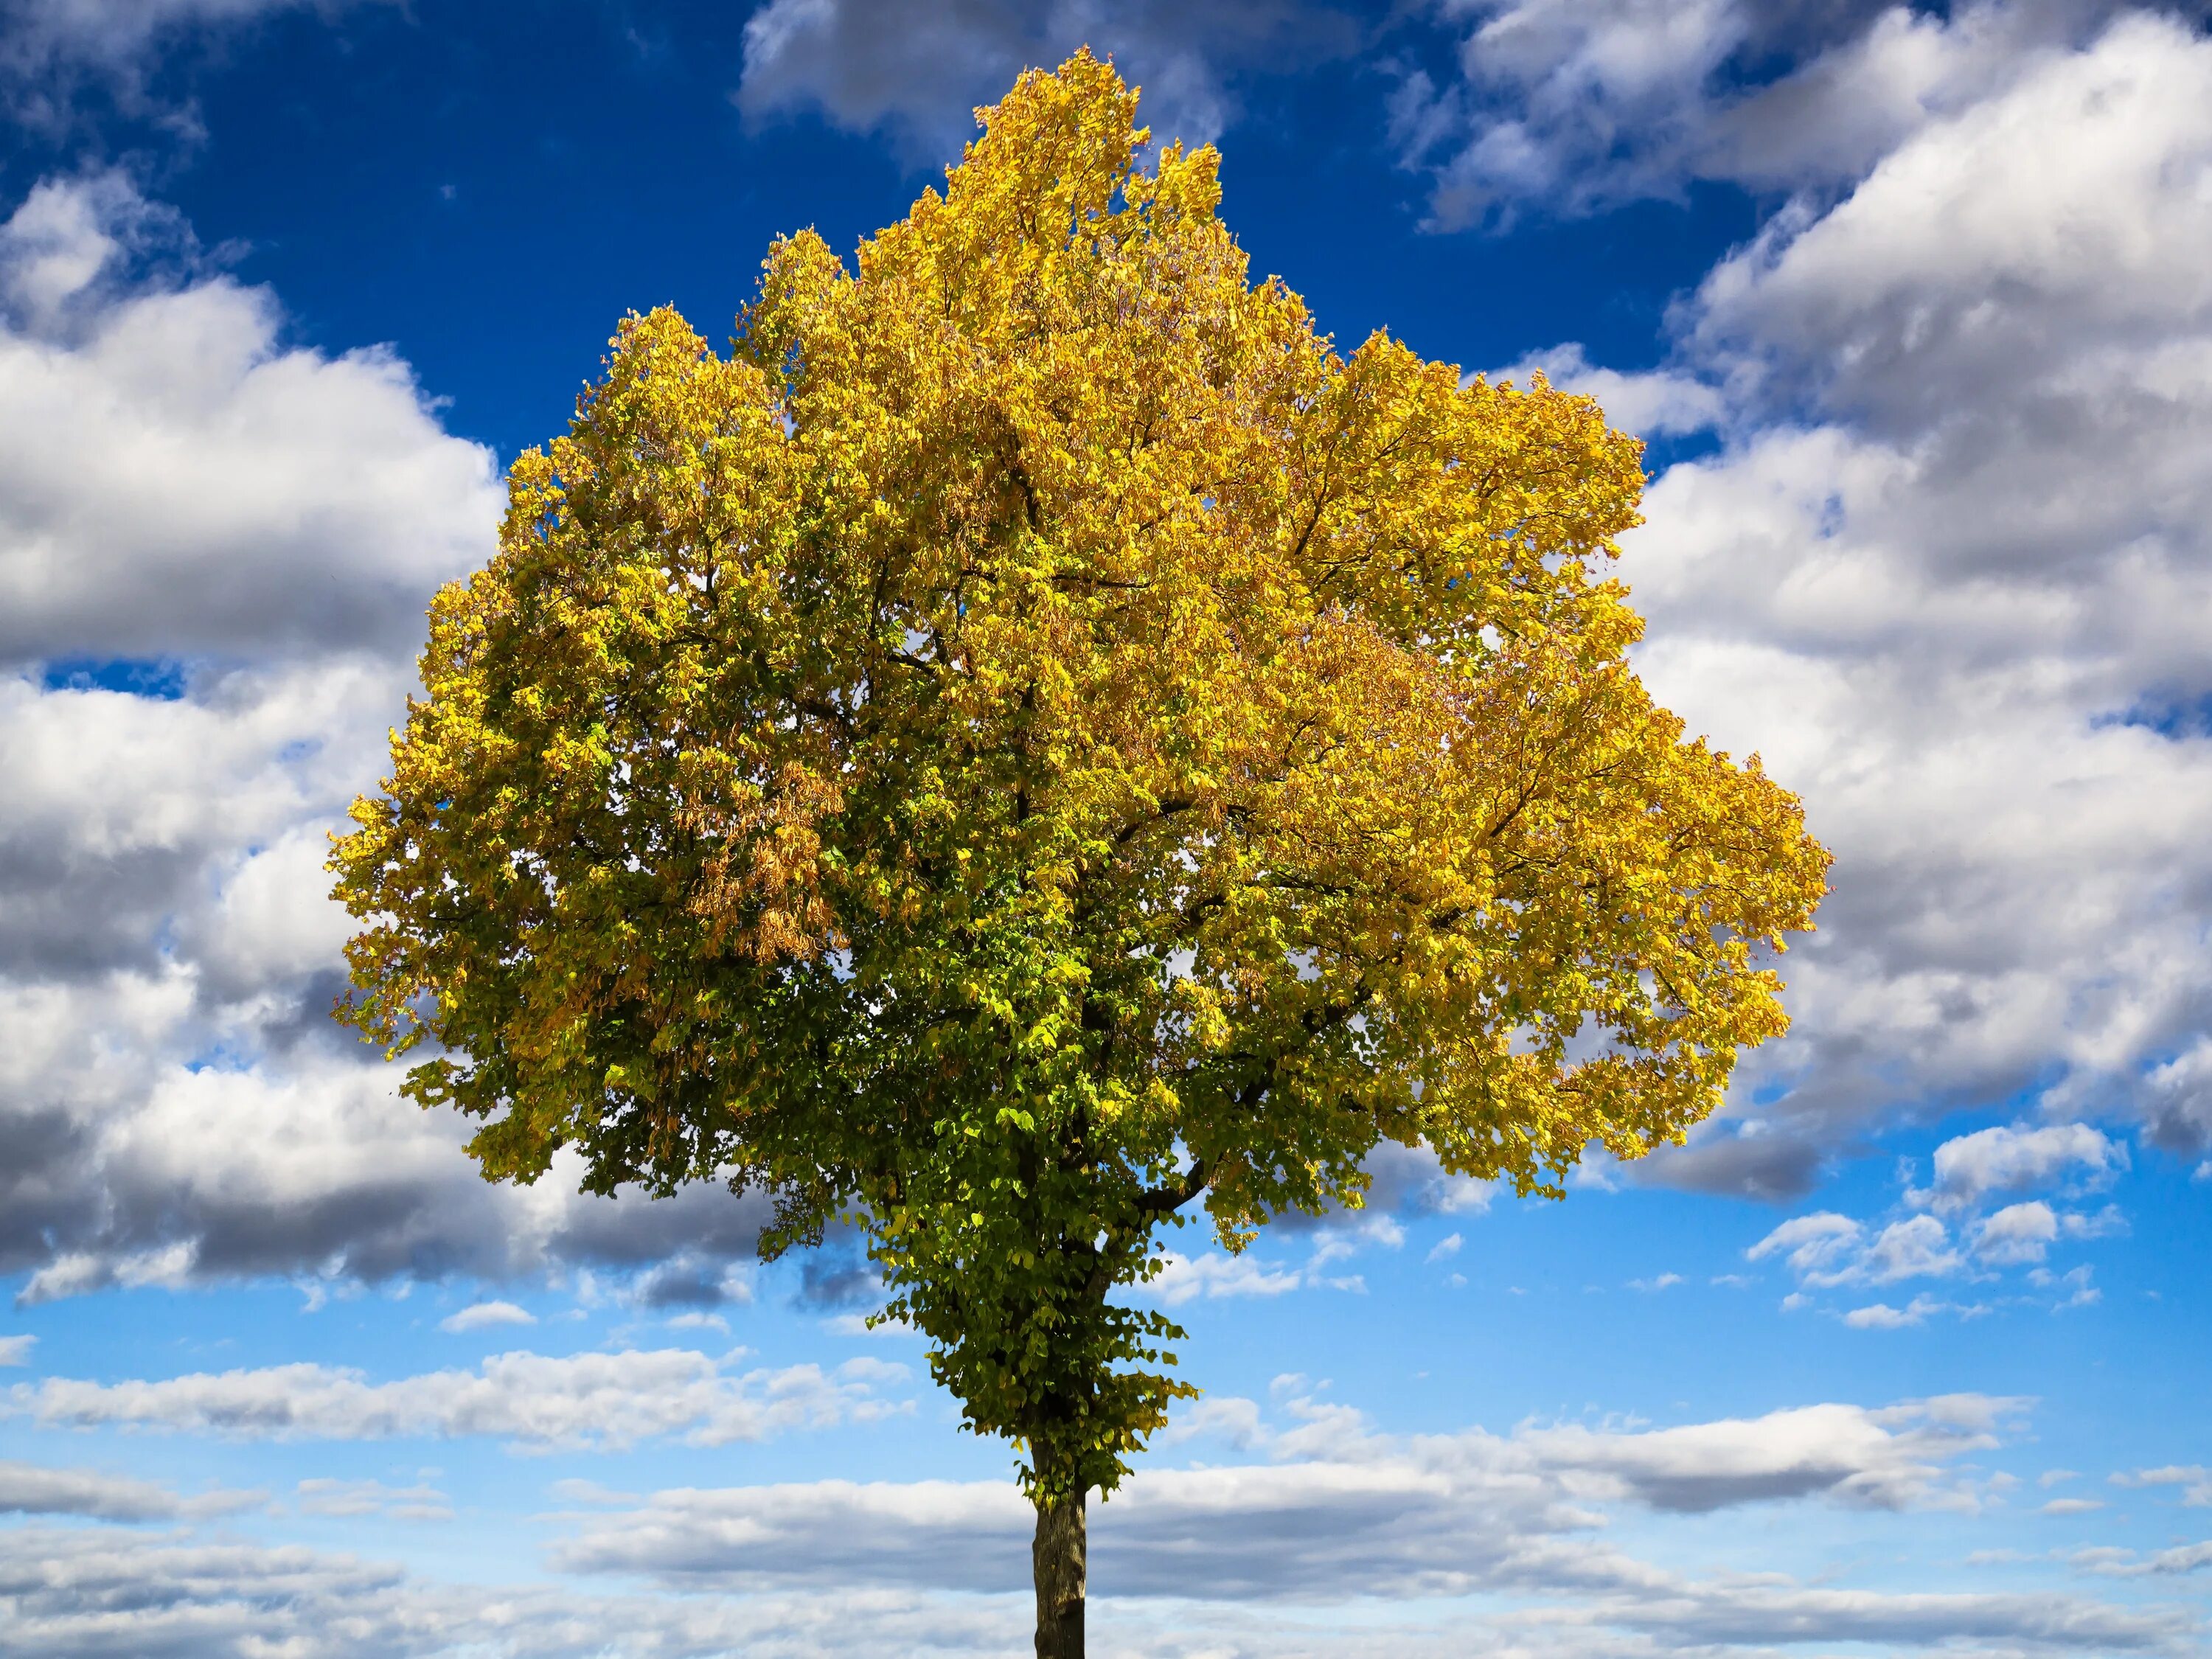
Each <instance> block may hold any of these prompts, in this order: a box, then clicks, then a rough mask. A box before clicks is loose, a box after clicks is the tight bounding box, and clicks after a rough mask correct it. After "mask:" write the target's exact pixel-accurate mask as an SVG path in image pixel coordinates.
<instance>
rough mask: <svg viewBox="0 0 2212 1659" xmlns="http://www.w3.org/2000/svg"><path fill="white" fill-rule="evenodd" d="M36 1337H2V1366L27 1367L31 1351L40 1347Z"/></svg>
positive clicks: (0, 1354)
mask: <svg viewBox="0 0 2212 1659" xmlns="http://www.w3.org/2000/svg"><path fill="white" fill-rule="evenodd" d="M38 1343H39V1339H38V1338H37V1337H35V1336H0V1365H27V1364H30V1363H31V1350H32V1349H33V1348H34V1347H36V1346H38Z"/></svg>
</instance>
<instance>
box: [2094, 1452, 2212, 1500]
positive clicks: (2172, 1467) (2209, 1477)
mask: <svg viewBox="0 0 2212 1659" xmlns="http://www.w3.org/2000/svg"><path fill="white" fill-rule="evenodd" d="M2112 1484H2113V1485H2114V1486H2179V1487H2180V1488H2181V1501H2182V1503H2183V1504H2185V1505H2187V1506H2188V1507H2189V1508H2191V1509H2203V1508H2205V1507H2207V1506H2208V1505H2212V1468H2206V1467H2205V1466H2204V1465H2203V1464H2202V1463H2190V1464H2179V1463H2169V1464H2167V1465H2166V1466H2165V1467H2164V1468H2155V1469H2130V1470H2125V1471H2124V1472H2122V1473H2120V1474H2115V1475H2114V1476H2112Z"/></svg>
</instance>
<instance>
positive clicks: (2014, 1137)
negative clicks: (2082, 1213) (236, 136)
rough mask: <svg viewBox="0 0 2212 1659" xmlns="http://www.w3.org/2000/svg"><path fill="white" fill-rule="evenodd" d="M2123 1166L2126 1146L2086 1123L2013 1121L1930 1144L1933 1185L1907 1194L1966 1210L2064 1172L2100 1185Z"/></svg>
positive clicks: (2046, 1183)
mask: <svg viewBox="0 0 2212 1659" xmlns="http://www.w3.org/2000/svg"><path fill="white" fill-rule="evenodd" d="M2127 1165H2128V1151H2127V1148H2126V1147H2125V1146H2122V1145H2121V1144H2120V1143H2119V1142H2118V1141H2116V1140H2113V1139H2112V1138H2111V1137H2109V1136H2107V1135H2106V1134H2104V1133H2101V1132H2100V1131H2099V1130H2096V1129H2093V1128H2092V1127H2089V1125H2087V1124H2086V1123H2064V1124H2051V1125H2049V1126H2047V1127H2044V1128H2040V1129H2031V1128H2028V1127H2027V1126H2026V1125H2025V1124H2019V1123H2015V1124H2013V1125H2012V1126H2010V1127H2000V1128H1990V1129H1978V1130H1976V1131H1975V1132H1974V1133H1972V1134H1966V1135H1960V1136H1958V1137H1956V1138H1955V1139H1950V1140H1947V1141H1945V1142H1944V1143H1943V1144H1942V1146H1938V1147H1937V1148H1936V1182H1935V1185H1934V1187H1933V1188H1930V1189H1929V1190H1928V1191H1927V1192H1924V1193H1916V1194H1912V1195H1911V1196H1912V1197H1913V1199H1914V1200H1915V1201H1916V1202H1921V1203H1926V1204H1929V1205H1932V1206H1934V1207H1936V1209H1939V1210H1960V1209H1968V1208H1972V1207H1973V1206H1976V1205H1978V1204H1980V1203H1981V1202H1982V1201H1983V1200H1985V1199H1987V1198H1989V1197H1990V1195H1991V1194H2002V1193H2019V1192H2030V1191H2033V1190H2036V1189H2038V1188H2051V1187H2054V1186H2057V1185H2059V1184H2060V1183H2061V1182H2064V1181H2067V1180H2068V1178H2069V1177H2071V1178H2072V1180H2073V1182H2076V1183H2078V1184H2080V1185H2081V1186H2085V1187H2092V1186H2100V1185H2103V1184H2105V1183H2106V1182H2109V1181H2110V1180H2111V1179H2112V1176H2114V1175H2115V1174H2116V1173H2117V1172H2118V1171H2119V1170H2124V1169H2125V1168H2127Z"/></svg>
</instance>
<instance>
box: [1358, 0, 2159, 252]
mask: <svg viewBox="0 0 2212 1659" xmlns="http://www.w3.org/2000/svg"><path fill="white" fill-rule="evenodd" d="M2123 9H2124V0H2004V3H1988V0H1985V3H1981V4H1974V5H1967V6H1963V7H1959V8H1956V9H1953V10H1952V11H1951V13H1950V14H1949V15H1948V17H1947V16H1944V15H1940V14H1932V13H1929V12H1925V11H1922V10H1918V9H1912V8H1907V7H1905V6H1901V5H1897V4H1895V3H1893V0H1841V3H1824V4H1813V3H1789V4H1780V5H1778V4H1773V3H1771V0H1770V3H1753V0H1692V3H1669V0H1600V3H1595V4H1591V3H1565V0H1442V3H1438V4H1437V5H1435V6H1433V7H1432V8H1431V10H1432V11H1433V13H1434V14H1435V15H1436V17H1437V21H1438V22H1439V23H1440V24H1441V25H1442V26H1443V27H1444V28H1445V29H1446V30H1448V31H1449V32H1450V33H1452V34H1453V35H1454V36H1455V42H1456V44H1455V50H1454V51H1453V52H1452V53H1451V54H1450V56H1451V59H1452V62H1451V66H1450V69H1449V70H1446V71H1443V72H1442V73H1438V74H1432V73H1431V70H1430V69H1429V68H1425V67H1411V68H1408V69H1407V70H1406V72H1405V73H1404V75H1403V76H1402V78H1401V82H1400V84H1399V86H1398V88H1397V91H1396V93H1395V96H1394V97H1393V99H1392V102H1391V110H1390V127H1391V136H1392V137H1393V140H1394V141H1395V143H1396V145H1397V147H1398V150H1399V154H1400V156H1401V160H1402V161H1404V162H1405V164H1406V165H1407V166H1409V167H1415V168H1418V169H1419V170H1421V171H1423V172H1425V173H1427V174H1429V176H1430V179H1431V212H1432V214H1433V216H1434V218H1435V221H1436V222H1437V224H1439V225H1440V226H1442V227H1444V228H1461V227H1464V226H1468V225H1475V224H1483V223H1493V224H1494V223H1499V222H1510V221H1511V220H1512V219H1513V218H1514V217H1515V216H1517V215H1518V214H1519V213H1521V212H1522V211H1523V210H1536V211H1546V212H1552V213H1567V214H1577V213H1588V212H1591V211H1595V210H1601V209H1604V208H1607V207H1612V206H1616V205H1618V204H1620V203H1622V202H1624V201H1629V200H1633V199H1635V198H1638V197H1670V198H1671V197H1679V196H1680V194H1681V193H1682V192H1683V191H1685V190H1686V187H1687V186H1688V185H1690V184H1691V183H1692V181H1694V180H1699V179H1710V180H1723V181H1726V182H1729V183H1734V184H1739V185H1747V186H1749V187H1752V188H1754V189H1759V190H1802V189H1816V190H1817V189H1820V188H1823V187H1828V188H1832V187H1834V186H1838V185H1846V184H1849V183H1850V182H1852V181H1853V180H1855V179H1857V178H1858V177H1859V176H1860V175H1861V174H1863V173H1864V171H1865V170H1866V169H1867V168H1868V167H1871V166H1872V165H1873V164H1874V163H1875V161H1878V160H1879V159H1880V158H1881V156H1883V155H1886V154H1887V153H1888V152H1889V151H1890V150H1891V149H1893V148H1895V147H1896V146H1897V145H1898V144H1899V143H1901V142H1902V141H1904V140H1905V139H1906V138H1907V137H1910V136H1911V135H1912V134H1913V133H1915V132H1917V131H1919V130H1920V129H1921V128H1923V127H1924V126H1926V125H1929V124H1931V123H1933V122H1936V121H1938V120H1941V119H1942V118H1945V117H1947V116H1948V115H1950V114H1952V113H1954V112H1957V111H1958V110H1960V109H1962V108H1965V107H1967V106H1971V105H1972V104H1973V103H1975V102H1977V101H1979V100H1984V99H1986V98H1988V97H1990V96H1991V95H1993V94H1996V93H1997V92H2000V91H2002V89H2003V88H2005V87H2007V86H2008V85H2009V84H2010V83H2011V82H2013V81H2014V80H2015V79H2017V78H2018V77H2019V76H2021V75H2022V74H2023V73H2025V72H2027V70H2029V69H2030V68H2032V67H2033V64H2035V63H2036V62H2037V61H2038V60H2039V58H2043V57H2045V56H2048V55H2050V54H2051V53H2053V52H2058V51H2061V50H2063V49H2065V48H2066V47H2068V46H2075V45H2078V44H2080V43H2081V42H2082V41H2083V40H2087V39H2088V38H2090V36H2091V35H2093V33H2094V31H2095V30H2096V28H2097V27H2098V26H2099V25H2100V23H2101V22H2103V21H2105V20H2106V19H2107V18H2109V17H2111V16H2112V15H2114V14H2116V13H2118V12H2119V11H2121V10H2123Z"/></svg>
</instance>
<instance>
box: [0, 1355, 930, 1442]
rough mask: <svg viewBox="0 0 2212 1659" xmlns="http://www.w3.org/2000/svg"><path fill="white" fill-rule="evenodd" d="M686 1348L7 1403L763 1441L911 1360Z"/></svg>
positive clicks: (257, 1428) (305, 1430)
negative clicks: (812, 1360)
mask: <svg viewBox="0 0 2212 1659" xmlns="http://www.w3.org/2000/svg"><path fill="white" fill-rule="evenodd" d="M743 1354H744V1351H743V1350H742V1349H739V1350H737V1351H735V1352H732V1353H731V1354H728V1355H726V1356H724V1357H723V1358H720V1359H719V1360H718V1359H714V1358H709V1357H708V1355H706V1354H702V1353H697V1352H691V1351H690V1350H686V1349H678V1348H664V1349H657V1350H649V1351H641V1350H631V1351H628V1352H620V1353H580V1354H570V1355H567V1356H561V1357H556V1356H549V1355H544V1354H535V1353H505V1354H498V1355H495V1356H494V1357H493V1358H489V1359H486V1360H485V1361H484V1362H483V1364H481V1365H479V1366H478V1367H477V1369H476V1370H441V1371H432V1372H428V1373H426V1374H424V1375H422V1376H410V1377H403V1378H400V1379H398V1380H397V1381H394V1382H390V1383H372V1382H369V1381H368V1379H367V1378H366V1377H365V1376H363V1375H362V1373H361V1372H359V1371H356V1370H340V1369H337V1368H334V1367H331V1366H327V1365H319V1364H305V1363H302V1364H289V1365H271V1366H266V1367H264V1368H262V1369H259V1370H232V1371H222V1372H199V1373H195V1374H193V1375H191V1376H175V1377H168V1378H165V1379H162V1380H160V1381H138V1380H132V1381H127V1382H121V1383H93V1382H83V1381H78V1380H76V1379H73V1378H69V1377H47V1378H46V1379H44V1380H43V1381H41V1382H40V1383H35V1384H33V1383H21V1384H18V1385H16V1386H15V1388H14V1389H11V1390H10V1391H9V1393H8V1394H7V1395H5V1396H4V1401H5V1405H4V1409H5V1410H6V1411H8V1412H9V1413H12V1414H14V1415H17V1416H21V1417H25V1418H28V1419H31V1420H32V1421H33V1422H35V1423H37V1424H38V1425H40V1427H43V1428H70V1429H92V1428H126V1429H140V1430H159V1431H170V1432H179V1433H197V1434H216V1435H224V1436H228V1437H235V1438H240V1439H254V1440H388V1439H397V1438H408V1437H458V1436H474V1435H481V1436H488V1437H495V1438H500V1439H505V1440H510V1441H513V1442H516V1443H520V1444H524V1445H531V1446H542V1447H568V1448H578V1449H589V1450H605V1449H623V1448H626V1447H629V1446H632V1445H635V1444H636V1443H639V1442H640V1441H642V1440H649V1439H656V1438H660V1437H668V1436H681V1437H683V1438H684V1441H685V1442H686V1443H689V1444H692V1445H701V1446H720V1445H727V1444H729V1443H732V1442H735V1441H751V1440H763V1439H766V1438H768V1437H770V1436H772V1435H775V1434H781V1433H784V1432H787V1431H792V1430H795V1429H803V1428H804V1429H820V1428H827V1427H829V1426H831V1425H834V1424H837V1423H841V1422H848V1421H854V1420H862V1421H865V1420H869V1419H875V1418H880V1417H883V1416H884V1415H887V1414H889V1413H892V1412H895V1411H897V1410H899V1409H901V1405H900V1402H898V1401H893V1400H888V1399H886V1398H884V1395H883V1393H882V1389H883V1388H884V1385H886V1384H890V1383H897V1382H900V1381H902V1380H903V1378H904V1377H905V1376H906V1370H905V1368H904V1367H903V1366H901V1365H896V1364H890V1363H888V1362H885V1361H883V1360H878V1359H854V1360H848V1361H847V1362H846V1363H845V1364H842V1365H841V1366H839V1367H838V1368H837V1369H836V1370H835V1371H834V1372H825V1371H823V1370H822V1368H821V1367H819V1366H818V1365H812V1364H803V1365H792V1366H787V1367H784V1368H782V1369H781V1370H749V1371H746V1370H737V1369H736V1365H737V1363H738V1360H739V1359H741V1358H743Z"/></svg>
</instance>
